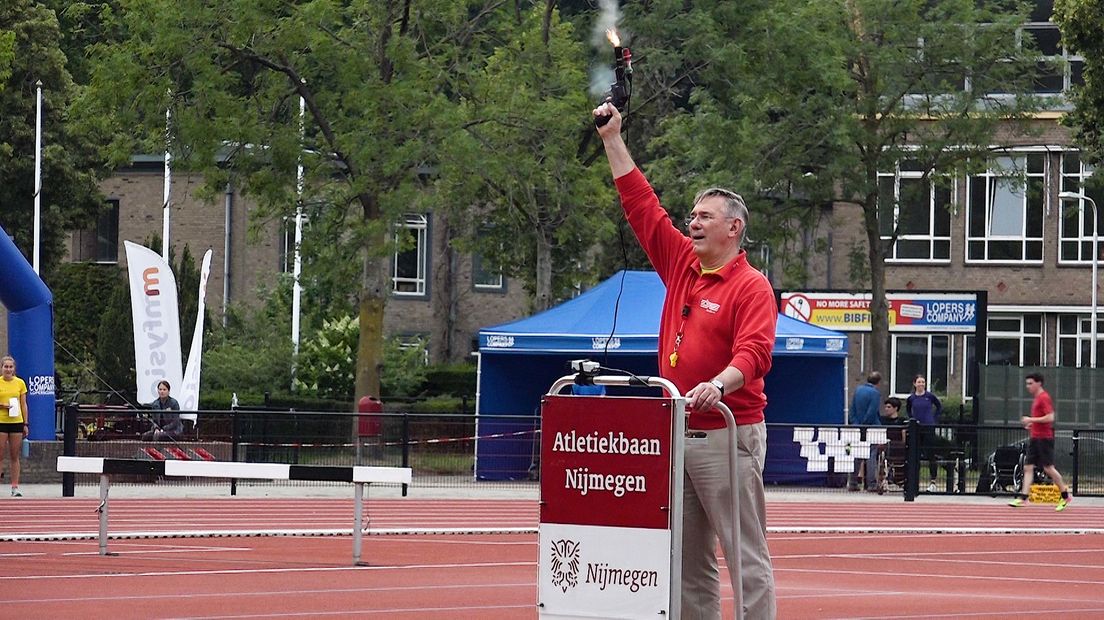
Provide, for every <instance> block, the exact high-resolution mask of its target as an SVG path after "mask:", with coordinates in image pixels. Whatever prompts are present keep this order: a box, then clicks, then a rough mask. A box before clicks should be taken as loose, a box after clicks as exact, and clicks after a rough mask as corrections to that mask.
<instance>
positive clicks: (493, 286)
mask: <svg viewBox="0 0 1104 620" xmlns="http://www.w3.org/2000/svg"><path fill="white" fill-rule="evenodd" d="M486 262H487V258H486V257H485V256H483V255H482V254H481V253H479V252H472V255H471V283H472V290H474V291H477V292H480V293H505V292H506V276H505V275H503V273H502V270H501V269H499V270H498V271H497V272H494V271H489V270H487V269H485V268H484V263H486ZM480 274H483V275H488V276H493V277H496V278H497V280H498V281H497V282H496V283H490V284H488V283H486V282H480V278H479V276H480Z"/></svg>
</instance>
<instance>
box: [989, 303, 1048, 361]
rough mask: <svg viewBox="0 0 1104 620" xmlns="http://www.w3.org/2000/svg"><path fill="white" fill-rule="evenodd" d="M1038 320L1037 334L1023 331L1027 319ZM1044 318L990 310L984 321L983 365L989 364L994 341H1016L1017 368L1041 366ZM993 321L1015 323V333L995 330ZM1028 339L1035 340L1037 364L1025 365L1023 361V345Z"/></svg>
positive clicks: (1030, 313)
mask: <svg viewBox="0 0 1104 620" xmlns="http://www.w3.org/2000/svg"><path fill="white" fill-rule="evenodd" d="M1028 317H1031V318H1038V320H1039V332H1038V333H1034V332H1028V331H1026V330H1025V326H1024V323H1025V322H1026V320H1027V318H1028ZM1045 319H1046V317H1044V316H1043V314H1042V313H1037V312H1027V313H1003V312H1002V313H999V314H997V313H994V312H993V311H992V310H990V314H989V317H988V319H987V321H986V333H985V363H986V364H989V363H990V361H989V357H990V355H989V353H990V346H991V344H992V342H993V341H994V340H1017V341H1018V342H1019V350H1018V353H1017V356H1018V357H1019V359H1018V360H1017V361H1018V364H1017V365H1018V366H1042V365H1043V362H1044V361H1045V359H1046V358H1045V352H1044V350H1043V346H1044V345H1045V343H1044V342H1043V336H1044V332H1045V331H1046V320H1045ZM994 321H1017V322H1018V324H1019V325H1018V328H1017V330H1015V331H1011V330H1006V329H996V328H995V327H994V323H993V322H994ZM1029 339H1037V341H1038V352H1039V359H1038V362H1037V363H1027V361H1026V359H1025V347H1024V344H1025V343H1026V342H1027V341H1028V340H1029Z"/></svg>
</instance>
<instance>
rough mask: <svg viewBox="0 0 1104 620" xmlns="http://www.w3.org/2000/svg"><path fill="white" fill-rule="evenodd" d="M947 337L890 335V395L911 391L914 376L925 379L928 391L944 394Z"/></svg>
mask: <svg viewBox="0 0 1104 620" xmlns="http://www.w3.org/2000/svg"><path fill="white" fill-rule="evenodd" d="M950 346H951V337H950V336H948V335H945V334H925V335H919V334H910V335H908V336H903V335H902V336H893V359H894V363H893V393H894V394H908V393H910V392H912V381H913V379H915V378H916V375H924V377H926V378H927V380H928V390H929V391H931V392H935V393H938V394H946V393H947V375H948V370H949V369H950V366H949V365H948V360H949V359H950Z"/></svg>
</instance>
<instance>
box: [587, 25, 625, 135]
mask: <svg viewBox="0 0 1104 620" xmlns="http://www.w3.org/2000/svg"><path fill="white" fill-rule="evenodd" d="M606 38H607V39H609V41H610V43H612V44H613V74H614V82H613V84H610V89H609V94H608V95H606V97H605V98H604V99H603V100H602V102H603V103H606V102H609V103H612V104H613V107H615V108H617V109H618V110H619V111H621V112H624V111H625V109H626V107H627V106H628V105H629V96H630V95H631V94H632V52H631V51H630V50H629V48H627V47H621V38H620V37H619V36H618V35H617V31H616V30H614V29H612V28H611V29H609V30H607V31H606ZM611 118H613V117H612V116H610V115H608V114H604V115H602V116H597V117H595V118H594V126H595V127H602V126H604V125H605V124H606V123H608V122H609V121H610V119H611Z"/></svg>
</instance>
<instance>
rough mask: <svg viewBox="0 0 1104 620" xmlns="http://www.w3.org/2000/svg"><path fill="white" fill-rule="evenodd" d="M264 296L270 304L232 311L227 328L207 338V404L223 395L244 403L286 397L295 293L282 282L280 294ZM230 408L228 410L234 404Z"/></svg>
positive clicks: (203, 378)
mask: <svg viewBox="0 0 1104 620" xmlns="http://www.w3.org/2000/svg"><path fill="white" fill-rule="evenodd" d="M259 296H260V297H261V298H262V299H264V300H265V305H264V306H262V307H260V308H257V309H251V308H248V307H233V308H231V309H230V311H229V313H228V316H227V320H226V326H225V327H224V326H222V325H216V326H213V328H212V329H211V332H210V333H209V334H208V335H206V337H205V341H204V342H205V346H204V353H203V373H202V375H201V386H202V387H201V390H200V399H201V400H202V402H204V403H207V402H211V401H208V396H207V395H208V394H215V393H218V392H220V391H221V392H225V393H227V394H229V393H230V392H238V394H239V397H241V398H243V399H244V398H246V395H247V394H256V395H260V394H263V393H264V392H266V391H267V392H271V393H276V392H279V391H284V392H286V391H287V386H288V385H289V384H290V381H291V359H292V342H291V318H290V317H291V303H290V298H291V289H290V286H288V285H287V283H286V282H281V283H279V284H278V285H277V287H276V289H275V290H271V291H269V290H266V289H262V290H261V291H260V292H259ZM212 398H213V397H212ZM242 404H243V405H245V404H246V402H245V401H243V402H242ZM250 404H258V403H250ZM225 406H226V407H229V400H227V401H226V403H225Z"/></svg>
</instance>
